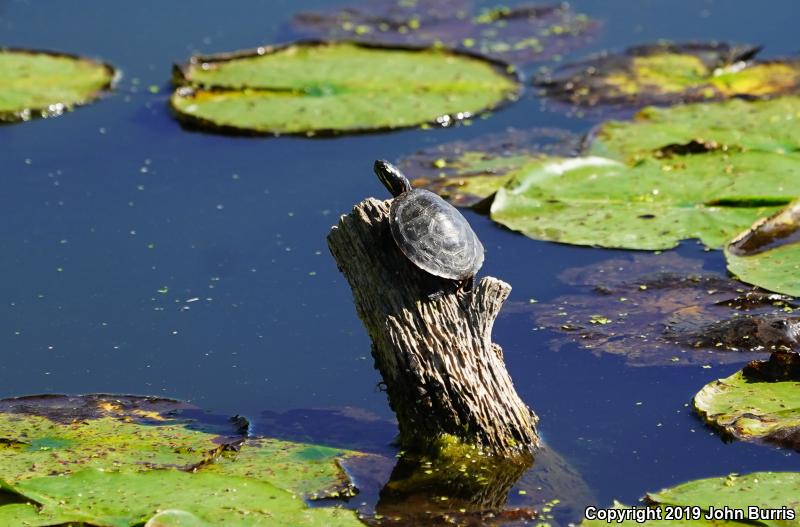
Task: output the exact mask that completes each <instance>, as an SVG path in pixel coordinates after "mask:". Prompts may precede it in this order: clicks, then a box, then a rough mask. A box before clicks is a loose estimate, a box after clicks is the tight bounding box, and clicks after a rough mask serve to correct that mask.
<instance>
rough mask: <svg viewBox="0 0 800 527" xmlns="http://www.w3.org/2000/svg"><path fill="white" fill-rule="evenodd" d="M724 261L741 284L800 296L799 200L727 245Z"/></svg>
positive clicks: (758, 222)
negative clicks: (745, 283) (725, 260)
mask: <svg viewBox="0 0 800 527" xmlns="http://www.w3.org/2000/svg"><path fill="white" fill-rule="evenodd" d="M725 258H726V259H727V260H728V270H730V272H732V273H733V274H735V275H736V276H737V277H739V279H740V280H742V281H743V282H747V283H749V284H754V285H758V286H760V287H763V288H764V289H769V290H770V291H777V292H779V293H784V294H787V295H792V296H800V199H798V200H795V201H794V202H792V203H791V204H789V205H788V206H787V207H786V208H785V209H783V210H781V211H780V212H778V213H776V214H775V215H774V216H771V217H769V218H765V219H762V220H759V221H757V222H756V223H755V225H753V227H751V228H750V229H748V230H747V231H746V232H744V233H742V234H741V235H740V236H739V237H737V238H736V239H735V240H733V241H732V242H731V243H730V244H728V246H727V247H726V249H725Z"/></svg>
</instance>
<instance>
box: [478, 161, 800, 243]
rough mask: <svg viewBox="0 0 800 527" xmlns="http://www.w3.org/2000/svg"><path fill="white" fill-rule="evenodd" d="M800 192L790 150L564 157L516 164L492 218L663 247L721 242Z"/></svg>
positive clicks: (579, 236) (531, 230) (527, 229)
mask: <svg viewBox="0 0 800 527" xmlns="http://www.w3.org/2000/svg"><path fill="white" fill-rule="evenodd" d="M720 167H723V168H724V169H723V170H720ZM765 189H769V191H770V192H769V195H767V196H765V195H764V192H765ZM798 194H800V164H799V163H798V162H797V159H795V158H794V157H792V156H788V155H787V156H776V155H773V154H769V153H765V152H757V151H747V152H741V153H740V154H738V155H735V156H733V155H731V156H728V155H727V154H725V153H715V154H704V155H694V156H692V155H687V156H682V157H681V158H680V159H673V158H665V159H655V158H646V159H642V160H641V161H640V162H639V163H637V164H635V165H634V166H628V165H626V164H623V163H620V162H618V161H615V160H611V159H607V158H601V157H594V156H592V157H582V158H572V159H561V158H554V159H548V160H542V161H538V162H534V163H530V164H528V165H526V166H525V167H523V168H521V169H519V170H518V171H516V172H515V173H514V176H513V177H512V179H511V180H510V181H509V182H508V183H507V184H506V185H505V186H504V187H502V188H500V189H499V190H498V191H497V194H496V196H495V199H494V203H492V207H491V217H492V219H493V220H495V221H497V222H499V223H501V224H503V225H505V226H506V227H508V228H510V229H513V230H516V231H520V232H522V233H523V234H525V235H526V236H528V237H531V238H534V239H539V240H549V241H556V242H562V243H570V244H575V245H590V246H601V247H611V248H621V249H649V250H659V249H670V248H672V247H675V246H676V245H678V243H679V242H680V241H681V240H685V239H689V238H698V239H699V240H700V241H701V242H702V243H704V244H705V245H706V246H708V247H711V248H720V247H722V246H723V245H724V244H725V243H726V242H727V241H728V240H730V239H731V238H733V236H735V235H736V234H737V233H738V232H740V231H741V230H742V229H743V228H745V227H746V226H748V225H750V224H752V222H753V221H755V220H756V219H757V218H760V217H762V216H765V215H768V214H771V213H772V212H774V211H775V210H776V206H775V205H778V204H781V203H783V204H785V203H787V202H788V201H790V200H791V199H792V198H793V197H794V196H795V195H798Z"/></svg>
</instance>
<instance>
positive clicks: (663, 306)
mask: <svg viewBox="0 0 800 527" xmlns="http://www.w3.org/2000/svg"><path fill="white" fill-rule="evenodd" d="M559 278H560V279H561V280H562V281H564V282H566V283H568V284H570V285H574V286H578V287H579V288H580V291H579V292H577V293H574V294H569V295H565V296H561V297H558V298H556V299H554V300H552V301H548V302H541V303H536V304H523V303H518V304H513V305H512V306H510V307H511V311H514V310H516V311H519V312H532V313H533V317H534V319H535V321H536V323H537V325H539V326H540V327H543V328H546V329H548V330H550V331H553V332H555V333H556V334H557V335H558V336H557V337H556V338H555V339H554V340H553V341H552V345H553V347H554V348H555V349H561V348H563V347H564V346H567V345H570V344H577V345H579V346H580V347H581V348H584V349H587V350H590V351H592V352H593V353H595V354H599V353H610V354H613V355H620V356H623V357H625V359H626V362H627V363H628V364H629V365H631V366H656V365H674V366H687V365H697V364H703V365H707V364H725V363H736V362H744V361H747V360H750V359H751V358H752V357H753V354H754V353H769V352H770V351H773V350H778V349H797V348H800V336H799V335H797V331H796V330H797V329H800V317H798V316H796V315H794V314H793V313H792V311H793V309H794V305H793V304H792V303H791V300H790V299H789V298H787V297H783V296H781V295H773V294H769V293H767V292H765V291H762V290H758V289H751V288H748V287H746V286H745V285H743V284H741V283H739V282H737V281H735V280H731V279H729V278H728V277H726V276H723V275H720V274H716V273H711V272H708V271H705V270H703V264H702V261H700V260H692V259H688V258H684V257H681V256H679V255H677V254H673V253H665V254H657V255H646V254H637V255H635V256H632V257H630V258H615V259H611V260H608V261H606V262H602V263H600V264H595V265H591V266H587V267H576V268H573V269H568V270H566V271H564V272H563V273H562V274H561V275H560V276H559Z"/></svg>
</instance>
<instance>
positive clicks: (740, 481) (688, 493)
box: [581, 472, 800, 527]
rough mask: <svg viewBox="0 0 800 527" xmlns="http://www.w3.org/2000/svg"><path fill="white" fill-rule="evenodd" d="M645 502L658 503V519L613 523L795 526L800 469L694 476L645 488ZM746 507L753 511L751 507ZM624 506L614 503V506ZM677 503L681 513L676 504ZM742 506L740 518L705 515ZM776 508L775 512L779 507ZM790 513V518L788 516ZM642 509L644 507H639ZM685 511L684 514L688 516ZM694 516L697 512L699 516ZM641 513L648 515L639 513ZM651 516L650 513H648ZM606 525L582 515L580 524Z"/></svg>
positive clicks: (799, 508)
mask: <svg viewBox="0 0 800 527" xmlns="http://www.w3.org/2000/svg"><path fill="white" fill-rule="evenodd" d="M645 502H646V504H647V506H648V507H652V508H654V509H655V508H661V509H662V518H665V519H662V520H655V519H651V520H645V521H636V520H635V519H633V518H630V519H626V520H623V521H619V522H616V524H617V525H623V526H628V527H632V526H634V525H645V526H656V525H658V526H661V527H687V526H690V525H709V526H715V527H725V526H730V527H745V526H747V525H761V526H766V527H779V526H790V525H800V520H798V518H800V473H798V472H754V473H751V474H745V475H738V474H730V475H728V476H723V477H716V478H707V479H698V480H694V481H689V482H686V483H683V484H680V485H676V486H674V487H670V488H667V489H663V490H661V491H659V492H651V493H648V494H647V495H646V497H645ZM667 506H669V507H670V508H671V509H672V519H666V517H667V513H666V509H664V507H667ZM750 507H752V508H754V509H755V510H751V509H750ZM625 508H628V507H625V506H623V505H622V504H619V503H616V504H615V506H614V509H616V510H620V512H621V509H625ZM676 508H679V509H681V510H680V511H677V512H681V513H682V514H681V515H680V517H678V515H677V514H676V511H675V509H676ZM725 508H727V509H728V510H741V511H743V514H744V516H745V517H744V518H742V519H741V520H735V519H733V520H731V519H712V520H706V514H709V513H710V512H711V511H712V509H714V510H716V511H723V510H724V509H725ZM778 511H780V512H778ZM786 511H789V512H794V514H793V515H791V516H793V518H794V519H788V517H789V516H790V514H788V513H787V512H786ZM640 512H641V513H644V511H640ZM686 514H688V515H689V516H688V517H687V516H686ZM695 516H700V517H699V518H697V517H695ZM642 517H643V518H646V517H647V516H644V515H643V516H642ZM650 517H652V516H650ZM605 525H609V522H606V521H605V520H599V519H597V520H584V521H583V522H582V523H581V526H582V527H600V526H605Z"/></svg>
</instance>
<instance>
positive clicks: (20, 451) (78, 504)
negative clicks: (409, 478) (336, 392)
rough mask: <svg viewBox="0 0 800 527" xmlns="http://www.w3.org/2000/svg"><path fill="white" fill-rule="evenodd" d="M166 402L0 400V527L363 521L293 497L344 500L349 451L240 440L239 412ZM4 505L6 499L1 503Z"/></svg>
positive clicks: (131, 399) (141, 399)
mask: <svg viewBox="0 0 800 527" xmlns="http://www.w3.org/2000/svg"><path fill="white" fill-rule="evenodd" d="M198 415H200V413H199V412H198V411H197V409H195V408H192V407H190V406H189V405H186V404H184V403H180V402H177V401H172V400H167V399H159V398H149V397H132V396H106V395H97V396H84V397H68V396H36V397H25V398H18V399H6V400H2V401H0V490H2V491H3V492H5V493H6V494H7V495H8V496H10V497H11V498H13V499H11V500H5V501H0V524H2V525H36V526H41V527H45V526H55V525H63V524H70V523H74V524H88V525H96V526H108V527H126V526H133V525H142V524H144V523H145V522H146V524H147V525H148V526H151V527H155V526H166V525H169V526H173V525H193V526H194V525H197V526H201V525H202V526H211V525H225V526H240V525H241V526H250V525H267V524H268V525H319V526H357V525H362V523H361V522H360V521H359V520H358V518H357V516H356V514H355V513H354V512H353V511H350V510H345V509H342V508H339V507H324V508H309V507H308V505H307V504H306V502H305V501H304V499H303V498H304V497H306V498H309V499H312V498H317V497H325V498H336V497H347V496H351V495H352V494H353V492H354V488H353V487H352V485H351V484H350V482H349V481H348V479H347V476H346V475H345V474H344V473H343V472H342V470H341V468H340V466H339V465H338V462H339V461H340V460H342V459H344V458H346V457H347V456H356V455H358V454H356V453H355V452H349V451H343V450H338V449H332V448H327V447H322V446H317V445H308V444H300V443H291V442H285V441H280V440H277V439H271V438H248V437H247V435H246V434H247V423H246V421H245V420H244V419H242V418H236V419H233V420H230V421H225V420H221V421H220V420H218V419H216V420H215V419H211V418H210V417H209V418H208V420H206V421H203V420H201V419H199V418H198ZM6 501H10V503H6Z"/></svg>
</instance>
